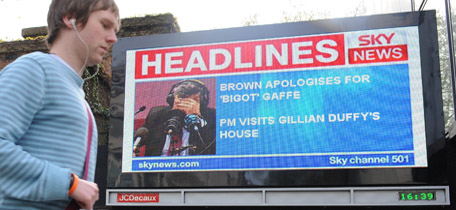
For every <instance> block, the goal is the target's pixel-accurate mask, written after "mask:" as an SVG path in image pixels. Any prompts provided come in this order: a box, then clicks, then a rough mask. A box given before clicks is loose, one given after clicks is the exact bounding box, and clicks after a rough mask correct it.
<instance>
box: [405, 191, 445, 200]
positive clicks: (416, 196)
mask: <svg viewBox="0 0 456 210" xmlns="http://www.w3.org/2000/svg"><path fill="white" fill-rule="evenodd" d="M435 199H436V198H435V191H433V192H430V191H404V192H399V200H401V201H426V200H435Z"/></svg>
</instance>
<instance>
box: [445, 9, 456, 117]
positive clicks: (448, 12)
mask: <svg viewBox="0 0 456 210" xmlns="http://www.w3.org/2000/svg"><path fill="white" fill-rule="evenodd" d="M445 8H446V20H447V32H448V51H449V54H450V55H449V56H450V71H451V83H452V88H453V108H456V107H455V102H456V92H455V91H456V90H455V79H456V78H455V75H456V72H455V71H456V69H455V63H454V40H453V24H452V22H453V21H452V20H451V19H452V18H451V5H450V0H445ZM453 110H456V109H453ZM454 117H455V120H456V115H455V116H454Z"/></svg>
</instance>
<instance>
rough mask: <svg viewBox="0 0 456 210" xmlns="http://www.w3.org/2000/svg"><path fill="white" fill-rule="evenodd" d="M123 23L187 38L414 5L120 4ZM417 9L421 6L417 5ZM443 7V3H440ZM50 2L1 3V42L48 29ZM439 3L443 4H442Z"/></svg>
mask: <svg viewBox="0 0 456 210" xmlns="http://www.w3.org/2000/svg"><path fill="white" fill-rule="evenodd" d="M115 1H116V3H117V5H118V6H119V9H120V17H121V18H127V17H141V16H144V15H147V14H161V13H172V14H173V15H174V16H175V17H176V18H177V21H178V24H179V26H180V28H181V31H182V32H188V31H200V30H212V29H219V28H230V27H240V26H243V25H244V24H245V23H246V22H247V21H248V20H256V21H257V24H272V23H280V22H283V21H284V17H285V16H288V17H296V16H299V15H300V14H303V13H306V14H314V15H316V16H324V17H326V18H337V17H344V16H350V15H351V16H353V14H354V13H355V8H357V7H358V8H363V7H364V8H366V11H365V13H364V14H366V15H368V14H379V13H392V12H408V11H411V1H412V0H115ZM414 1H415V4H416V8H418V7H419V4H420V3H421V1H420V0H414ZM437 2H438V3H437ZM443 2H444V1H443V0H430V1H428V3H427V5H426V7H425V9H434V8H438V7H442V6H443ZM50 3H51V0H0V29H1V30H0V39H1V40H7V41H8V40H17V39H21V38H22V36H21V30H22V29H23V28H29V27H38V26H46V25H47V22H46V16H47V11H48V9H49V5H50ZM439 3H440V4H439Z"/></svg>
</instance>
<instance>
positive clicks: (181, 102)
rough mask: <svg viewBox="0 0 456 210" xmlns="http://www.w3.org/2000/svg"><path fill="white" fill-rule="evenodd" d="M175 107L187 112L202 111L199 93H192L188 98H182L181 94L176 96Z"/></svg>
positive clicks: (198, 112)
mask: <svg viewBox="0 0 456 210" xmlns="http://www.w3.org/2000/svg"><path fill="white" fill-rule="evenodd" d="M173 109H179V110H182V111H183V112H185V114H187V115H188V114H198V115H201V112H200V98H199V96H198V94H193V95H190V96H188V97H186V98H180V97H179V96H177V95H175V96H174V105H173Z"/></svg>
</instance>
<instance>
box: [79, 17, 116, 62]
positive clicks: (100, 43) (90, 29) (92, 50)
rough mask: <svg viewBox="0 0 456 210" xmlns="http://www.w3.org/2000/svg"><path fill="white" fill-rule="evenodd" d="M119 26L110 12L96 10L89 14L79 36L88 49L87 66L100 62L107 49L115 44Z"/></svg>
mask: <svg viewBox="0 0 456 210" xmlns="http://www.w3.org/2000/svg"><path fill="white" fill-rule="evenodd" d="M118 28H119V24H118V21H117V16H116V15H115V14H114V13H112V12H111V10H109V9H108V10H97V11H95V12H93V13H92V14H90V16H89V19H88V20H87V24H86V25H85V27H84V28H83V29H82V31H81V32H80V33H81V36H82V37H83V39H84V40H86V42H87V45H88V47H89V58H88V61H87V64H88V66H93V65H96V64H98V63H100V62H101V60H102V59H103V56H104V55H105V54H106V53H107V51H108V50H109V48H110V47H111V46H112V45H113V44H114V43H116V42H117V37H116V32H117V31H118Z"/></svg>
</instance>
